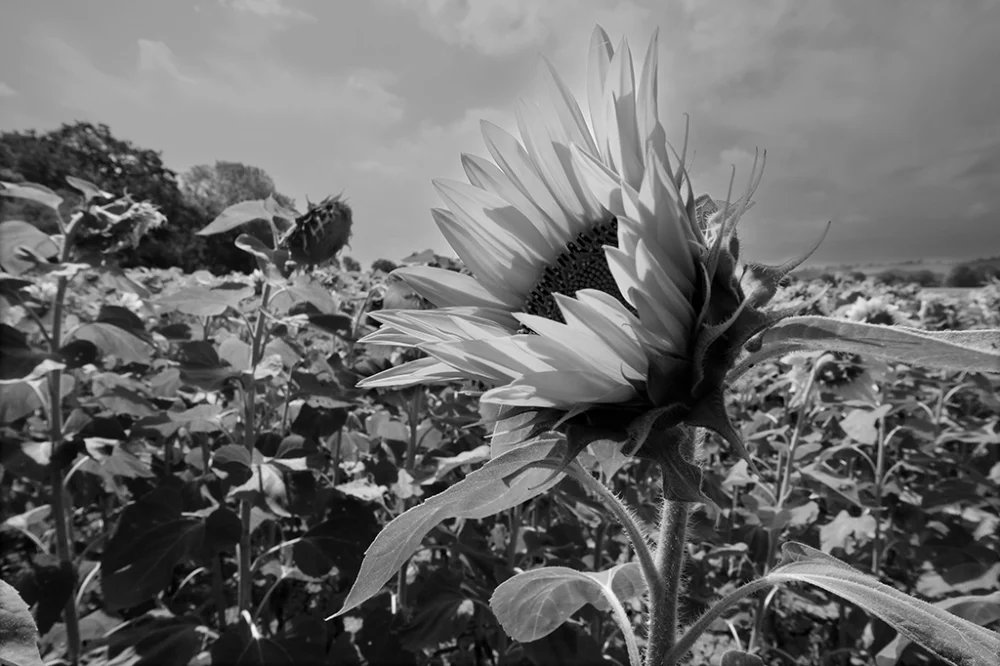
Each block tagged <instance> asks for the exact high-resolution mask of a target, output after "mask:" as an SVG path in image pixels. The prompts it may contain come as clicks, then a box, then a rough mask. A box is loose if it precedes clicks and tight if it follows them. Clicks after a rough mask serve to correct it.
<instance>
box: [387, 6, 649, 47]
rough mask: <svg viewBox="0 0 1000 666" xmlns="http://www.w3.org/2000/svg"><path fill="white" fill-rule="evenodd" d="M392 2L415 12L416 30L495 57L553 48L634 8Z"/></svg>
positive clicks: (634, 7) (628, 12)
mask: <svg viewBox="0 0 1000 666" xmlns="http://www.w3.org/2000/svg"><path fill="white" fill-rule="evenodd" d="M396 1H397V2H398V3H399V4H402V5H403V6H405V7H408V8H409V9H410V10H411V11H413V12H415V13H416V14H417V16H418V17H419V20H420V24H421V26H422V27H423V28H424V29H425V30H427V31H428V32H430V33H432V34H434V35H437V37H439V38H440V39H442V40H443V41H445V42H447V43H449V44H454V45H456V46H460V47H463V48H472V49H475V50H477V51H479V52H480V53H483V54H485V55H488V56H495V57H505V56H511V55H514V54H517V53H520V52H522V51H525V50H527V49H531V48H534V49H543V48H545V47H546V46H551V45H553V43H555V44H556V45H558V44H559V43H560V42H561V41H562V40H563V39H564V38H566V37H568V36H572V35H573V34H574V33H575V32H576V31H577V29H578V28H581V27H583V28H584V29H585V30H587V29H588V28H589V27H592V26H593V22H594V20H595V18H598V17H599V16H601V15H605V16H611V15H613V14H615V13H619V14H631V12H632V11H633V10H634V9H636V8H637V5H635V3H632V2H621V1H619V0H546V1H545V2H538V1H537V0H396ZM587 23H589V24H590V26H586V24H587ZM588 36H589V32H588Z"/></svg>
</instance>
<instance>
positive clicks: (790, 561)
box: [766, 542, 1000, 666]
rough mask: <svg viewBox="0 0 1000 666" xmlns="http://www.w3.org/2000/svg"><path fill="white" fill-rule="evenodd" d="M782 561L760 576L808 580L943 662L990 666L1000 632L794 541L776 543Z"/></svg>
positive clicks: (775, 580)
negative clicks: (779, 548) (878, 620)
mask: <svg viewBox="0 0 1000 666" xmlns="http://www.w3.org/2000/svg"><path fill="white" fill-rule="evenodd" d="M781 551H782V556H783V557H782V563H781V564H780V565H779V566H777V567H775V568H774V570H772V571H771V573H769V574H768V575H767V576H766V578H767V580H768V581H770V582H773V583H791V582H797V583H809V584H810V585H815V586H816V587H819V588H822V589H824V590H826V591H827V592H830V593H832V594H835V595H837V596H839V597H841V598H842V599H846V600H847V601H850V602H851V603H853V604H856V605H858V606H860V607H861V608H863V609H865V610H866V611H868V612H869V613H871V614H872V615H875V616H877V617H879V618H880V619H882V620H883V621H884V622H886V623H888V624H889V625H890V626H892V627H893V628H894V629H895V630H896V631H897V632H899V634H900V635H901V636H903V637H904V638H906V639H907V640H910V641H913V642H914V643H919V644H920V645H922V646H923V647H924V648H926V649H927V650H928V651H930V652H932V653H933V654H934V655H935V656H937V657H938V658H940V659H942V660H944V661H945V662H946V663H948V664H955V665H956V666H993V665H994V664H996V658H997V655H998V654H1000V634H998V633H996V632H994V631H990V630H988V629H984V628H983V627H981V626H979V625H978V624H974V623H972V622H969V621H968V620H965V619H962V618H961V617H959V616H958V615H955V614H953V613H949V612H948V611H947V610H945V609H944V608H941V607H938V606H935V605H933V604H929V603H927V602H926V601H921V600H919V599H914V598H913V597H910V596H907V595H905V594H903V593H902V592H900V591H899V590H897V589H895V588H892V587H889V586H888V585H884V584H883V583H880V582H879V581H877V580H876V579H874V578H872V577H871V576H868V575H866V574H863V573H861V572H860V571H857V570H856V569H853V568H851V567H850V566H848V565H847V564H844V563H843V562H841V561H840V560H838V559H837V558H835V557H831V556H830V555H826V554H825V553H822V552H820V551H818V550H816V549H815V548H810V547H809V546H805V545H803V544H800V543H794V542H792V543H786V544H785V545H784V546H782V549H781Z"/></svg>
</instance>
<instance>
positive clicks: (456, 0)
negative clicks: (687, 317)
mask: <svg viewBox="0 0 1000 666" xmlns="http://www.w3.org/2000/svg"><path fill="white" fill-rule="evenodd" d="M3 14H4V20H3V21H2V22H0V129H2V130H12V129H18V130H20V129H29V128H35V129H39V130H48V129H53V128H55V127H57V126H58V125H59V124H60V123H63V122H73V121H74V120H86V121H91V122H95V123H97V122H100V123H106V124H108V125H109V126H110V127H111V130H112V132H113V133H114V134H115V135H116V136H119V137H121V138H126V139H130V140H132V141H134V142H135V143H137V144H138V145H140V146H143V147H147V148H153V149H156V150H161V151H162V154H163V158H164V160H165V162H166V164H167V166H169V167H170V168H172V169H174V170H176V171H178V172H183V171H184V170H186V169H188V168H190V167H191V166H193V165H195V164H201V163H213V162H215V161H216V160H230V161H239V162H244V163H248V164H252V165H255V166H259V167H262V168H263V169H265V170H266V171H267V172H268V173H270V174H271V176H273V178H274V180H275V182H276V184H277V188H278V190H279V191H281V192H284V193H285V194H288V195H289V196H291V197H293V198H295V199H296V200H297V201H298V202H299V203H300V204H303V205H304V203H305V197H306V195H308V196H309V198H310V199H311V200H313V201H316V200H319V199H321V198H322V197H323V196H325V195H328V194H336V193H339V192H341V191H343V192H344V194H345V195H346V196H347V197H348V199H349V201H350V204H351V205H352V207H353V209H354V213H355V224H354V229H355V234H354V239H353V242H352V245H353V249H352V250H350V251H349V253H350V254H352V255H353V256H355V257H357V258H359V259H361V260H362V261H363V262H365V263H367V262H369V261H371V260H372V259H375V258H377V257H386V258H389V259H393V260H398V259H400V258H402V257H404V256H406V255H408V254H410V253H411V252H413V251H417V250H422V249H425V248H433V249H435V250H436V251H439V252H445V253H447V254H452V253H451V252H450V251H447V245H446V243H445V242H444V240H443V239H442V238H441V236H440V234H439V233H438V232H437V229H436V228H435V227H434V225H433V223H432V221H431V216H430V213H429V208H430V207H432V206H439V205H441V204H440V202H439V201H438V199H437V196H436V194H435V193H434V191H433V188H432V187H431V185H430V179H431V178H435V177H461V173H462V172H461V167H460V164H459V156H460V154H461V153H462V152H470V153H474V154H479V155H488V153H487V152H486V149H485V147H484V145H483V142H482V139H481V137H480V134H479V119H480V118H487V119H490V120H492V121H493V122H496V123H497V124H499V125H500V126H502V127H505V128H508V129H511V130H513V129H514V127H515V125H514V113H513V109H514V106H515V103H516V101H517V99H518V97H525V98H528V99H530V98H531V97H533V96H534V94H535V90H536V86H537V82H538V72H539V63H540V55H545V56H546V57H548V58H550V59H551V60H552V62H553V63H554V64H555V66H556V67H557V68H558V69H559V71H560V72H562V73H563V75H564V78H565V79H566V81H567V83H568V84H569V85H570V86H571V88H573V89H574V90H575V91H577V92H578V93H583V91H585V81H586V79H585V76H586V60H587V45H588V42H589V39H590V34H591V31H592V30H593V27H594V24H595V23H600V24H601V25H603V26H604V28H605V29H606V30H607V31H608V32H609V33H610V34H611V37H612V39H613V40H616V41H617V40H618V39H619V38H620V37H625V38H626V39H628V41H629V43H630V45H631V46H632V49H633V52H635V53H637V54H638V55H637V56H636V57H637V58H638V57H641V54H642V53H643V52H644V51H645V46H646V43H647V40H648V39H649V37H650V35H651V33H652V31H653V29H654V28H659V31H660V47H661V51H662V53H661V56H660V62H661V72H660V76H661V79H660V81H661V83H660V92H661V103H660V104H661V105H660V109H661V112H662V113H664V114H665V120H666V121H667V122H668V132H669V135H670V138H671V140H672V141H675V142H679V141H680V140H681V138H682V128H683V114H684V113H690V114H691V119H692V146H693V147H694V149H695V151H696V157H695V165H694V181H695V186H696V188H697V189H698V190H700V191H709V192H711V193H712V194H713V195H714V196H716V197H723V196H724V195H725V186H726V184H727V182H728V179H729V170H730V165H732V164H735V165H736V168H737V185H742V184H743V182H744V179H743V178H740V176H741V175H742V176H744V177H745V176H746V174H747V173H748V172H749V169H750V163H751V161H752V155H753V151H754V149H755V147H760V148H762V149H767V151H768V165H767V170H766V172H765V175H764V180H763V182H762V184H761V187H760V189H759V190H758V195H757V200H758V205H757V207H756V208H755V209H754V210H753V211H752V213H750V214H749V215H748V216H747V217H746V218H745V221H744V223H742V225H743V233H742V236H743V238H744V241H745V247H746V248H747V253H748V254H749V255H752V256H754V257H756V258H760V259H764V260H779V259H783V258H787V257H789V256H791V255H793V254H795V253H796V252H797V251H798V250H799V249H802V248H805V247H806V246H808V245H809V244H811V242H812V241H813V240H814V239H815V238H816V237H817V235H818V234H819V233H820V231H821V229H822V226H823V223H824V222H825V221H826V220H832V221H833V222H834V227H833V229H832V231H831V233H830V236H829V238H828V239H827V241H826V243H825V244H824V245H823V247H822V249H821V250H820V251H819V252H818V253H817V254H816V255H815V261H816V262H818V263H828V262H840V261H858V262H868V261H879V260H899V259H910V258H915V257H933V258H945V257H976V256H986V255H996V254H1000V83H998V81H1000V73H998V69H1000V39H998V38H997V35H1000V0H961V1H959V0H952V1H942V0H879V1H877V2H873V1H871V0H753V2H749V1H747V0H731V1H728V0H727V1H720V0H702V1H701V2H699V1H697V0H200V1H198V2H191V1H190V0H88V1H87V2H80V1H79V0H3ZM637 67H638V64H637Z"/></svg>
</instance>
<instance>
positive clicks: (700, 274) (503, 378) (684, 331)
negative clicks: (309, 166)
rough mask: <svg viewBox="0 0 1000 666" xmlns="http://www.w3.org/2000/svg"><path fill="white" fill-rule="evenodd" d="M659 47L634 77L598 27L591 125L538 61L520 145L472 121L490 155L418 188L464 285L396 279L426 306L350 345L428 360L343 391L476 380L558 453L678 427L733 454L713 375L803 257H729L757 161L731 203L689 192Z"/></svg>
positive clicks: (449, 279) (642, 440)
mask: <svg viewBox="0 0 1000 666" xmlns="http://www.w3.org/2000/svg"><path fill="white" fill-rule="evenodd" d="M657 52H658V47H657V38H656V35H654V36H653V39H652V40H651V42H650V44H649V47H648V49H647V51H646V56H645V61H644V63H643V67H642V72H641V75H640V76H639V77H638V79H637V77H636V75H635V70H634V68H633V61H632V55H631V51H630V49H629V47H628V44H627V43H626V42H625V41H624V40H623V41H622V42H621V43H620V44H619V45H618V47H617V48H612V46H611V41H610V39H609V38H608V35H607V33H606V32H605V31H604V30H603V29H602V28H600V27H597V28H596V29H595V31H594V34H593V37H592V39H591V46H590V56H589V75H588V95H587V98H588V99H587V101H588V106H589V116H590V123H589V124H588V123H587V121H586V120H585V118H584V114H583V112H582V110H581V108H580V106H579V105H578V103H577V101H576V100H575V99H574V97H573V95H572V94H571V93H570V92H569V89H568V88H567V87H566V85H565V84H564V83H563V82H562V80H561V79H560V78H559V76H558V74H557V73H556V71H555V69H554V68H553V67H552V66H551V64H549V63H547V62H546V64H547V65H548V67H547V70H546V73H547V76H546V77H545V83H546V86H547V89H548V95H547V96H546V99H545V100H544V104H542V105H540V106H538V105H533V104H529V103H526V102H521V103H520V104H519V106H518V108H517V116H516V117H517V126H518V130H519V133H520V136H521V140H520V141H519V140H518V139H517V138H515V137H514V136H512V135H511V134H509V133H507V132H505V131H504V130H502V129H500V128H499V127H497V126H495V125H492V124H490V123H488V122H483V123H482V133H483V137H484V139H485V143H486V147H487V149H488V151H489V153H490V156H491V157H492V158H493V161H489V160H486V159H483V158H481V157H476V156H471V155H463V156H462V165H463V167H464V170H465V173H466V175H467V177H468V181H469V182H467V183H466V182H458V181H446V180H437V181H434V186H435V188H436V189H437V191H438V193H439V194H440V196H441V198H442V199H443V200H444V202H445V204H446V205H447V208H446V209H444V208H442V209H434V210H433V211H432V214H433V218H434V221H435V222H436V223H437V226H438V228H439V229H440V230H441V232H442V233H443V234H444V236H445V237H446V238H447V240H448V241H449V243H450V244H451V246H452V248H453V249H454V250H455V252H456V253H457V254H458V255H459V257H460V258H461V259H462V261H463V262H464V263H465V265H466V267H467V268H468V269H469V272H470V273H471V275H466V274H462V273H458V272H455V271H449V270H444V269H435V268H431V267H427V266H409V267H404V268H400V269H398V270H397V271H395V272H394V274H395V275H397V276H399V277H401V278H402V279H403V280H405V281H406V282H407V283H408V284H409V285H410V286H411V287H412V288H413V290H414V291H415V292H416V293H417V294H420V295H421V296H423V297H424V298H426V299H427V300H428V301H430V302H431V303H433V304H434V305H435V306H437V309H434V310H427V311H395V312H392V311H382V312H376V313H372V314H371V316H372V317H373V318H375V319H377V320H378V321H380V322H381V323H382V324H383V326H382V327H381V328H380V329H379V330H378V331H377V332H375V333H373V334H371V335H369V336H367V337H366V338H364V339H363V340H362V341H363V342H367V343H371V344H388V345H402V346H407V345H408V346H413V347H416V348H418V349H420V350H422V351H423V352H425V353H426V354H427V357H426V358H422V359H419V360H416V361H412V362H410V363H406V364H403V365H401V366H398V367H395V368H392V369H389V370H386V371H384V372H381V373H379V374H377V375H374V376H372V377H370V378H368V379H365V380H363V381H362V382H360V383H359V386H361V387H369V388H375V387H393V388H399V387H405V386H412V385H416V384H425V383H437V382H451V381H461V380H469V379H471V380H475V381H477V382H481V383H482V384H483V385H485V386H486V387H489V388H488V390H486V391H485V392H484V393H483V394H482V395H481V397H480V399H481V401H482V402H483V403H485V404H493V405H498V406H500V408H501V409H502V410H503V413H504V414H505V415H511V414H514V413H517V414H521V413H524V412H531V413H532V414H533V415H534V416H533V418H532V420H531V422H532V423H534V424H535V426H536V427H535V429H534V430H533V431H532V434H535V433H539V432H543V431H545V430H549V429H553V428H557V427H558V428H560V429H561V430H562V431H564V432H565V433H566V434H567V438H568V439H569V443H570V447H569V449H570V452H571V453H570V456H571V457H572V456H574V455H575V454H576V453H577V452H579V450H581V449H582V448H583V447H584V446H586V444H587V443H588V442H589V441H592V440H593V439H594V437H596V436H600V437H602V438H611V439H614V440H617V441H621V442H622V443H626V444H628V445H629V449H630V451H632V452H638V451H639V449H640V448H643V452H644V453H649V454H651V455H654V454H655V451H654V450H653V449H655V448H656V446H655V445H650V446H645V444H646V442H647V440H649V441H652V440H653V438H652V437H650V434H651V433H656V432H659V433H663V432H666V431H667V430H669V429H671V428H674V427H676V426H678V425H681V424H687V425H702V426H706V427H709V428H711V429H713V430H715V431H716V432H718V433H720V434H722V435H723V436H724V437H726V439H728V440H729V441H730V442H731V443H732V444H733V445H734V446H736V447H737V449H738V450H739V451H740V452H741V453H745V452H744V451H743V448H742V444H741V442H740V440H739V437H738V435H737V434H736V432H735V430H734V429H733V427H732V426H731V424H730V422H729V420H728V417H727V416H726V413H725V408H724V404H723V394H722V390H723V384H724V379H725V375H726V372H727V371H728V369H729V368H730V367H731V366H732V363H733V362H734V361H735V358H736V356H737V355H738V353H739V352H740V350H741V348H742V347H743V345H744V344H746V343H747V342H748V341H749V340H750V339H751V338H752V337H753V336H754V335H756V334H757V333H758V332H760V331H761V330H763V329H764V328H766V327H767V326H768V325H770V324H772V323H773V322H775V321H777V320H778V319H780V318H781V317H782V316H785V315H787V314H788V313H785V312H773V311H764V310H763V306H764V305H765V304H767V303H768V301H770V299H771V297H772V296H773V295H774V294H775V292H776V290H777V288H778V284H779V281H780V280H781V279H782V278H783V277H784V276H785V275H786V274H787V273H788V272H790V271H791V270H792V269H793V268H795V267H796V266H797V265H798V264H799V263H801V261H802V260H803V259H805V257H803V258H802V259H800V260H798V261H792V262H788V263H786V264H784V265H782V266H776V267H772V266H764V265H762V264H756V263H741V262H740V261H739V242H738V240H737V237H736V235H735V226H736V223H737V221H738V220H739V219H740V216H741V215H742V214H743V213H744V212H745V211H746V210H747V208H749V207H750V205H752V202H751V197H752V196H753V193H754V191H755V189H756V187H757V184H758V183H759V180H760V176H761V173H762V169H763V163H761V165H760V169H758V168H757V161H756V160H755V162H754V169H753V171H752V173H751V176H750V179H749V184H748V185H747V187H746V191H745V193H744V194H743V196H742V197H741V198H740V199H739V200H737V201H736V202H733V203H731V197H730V196H727V199H726V200H725V201H717V200H714V199H711V198H710V197H708V196H706V195H703V196H701V197H698V198H696V197H695V196H694V194H693V190H692V185H691V182H690V179H689V176H688V172H687V169H686V167H685V163H684V161H685V155H686V152H687V137H686V135H685V139H684V146H683V148H682V151H681V154H680V155H678V154H677V152H676V151H674V150H673V149H672V148H671V147H670V146H669V145H668V142H667V138H666V132H665V129H664V126H663V124H662V123H661V120H660V114H659V109H658V102H657V96H658V95H657ZM807 256H808V255H807ZM530 436H531V435H529V437H530Z"/></svg>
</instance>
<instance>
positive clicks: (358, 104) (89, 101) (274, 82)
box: [46, 37, 404, 125]
mask: <svg viewBox="0 0 1000 666" xmlns="http://www.w3.org/2000/svg"><path fill="white" fill-rule="evenodd" d="M136 45H137V59H136V62H135V66H134V68H133V69H132V71H128V70H126V71H125V72H124V73H122V74H112V73H109V72H106V71H104V70H103V69H101V68H99V67H97V66H96V65H95V64H94V63H93V62H92V61H91V60H90V59H89V58H88V57H87V55H86V54H85V53H82V52H81V51H79V50H78V49H76V48H75V47H73V46H72V45H70V44H69V43H68V42H65V41H63V40H60V39H58V38H55V37H49V38H47V39H46V46H47V48H48V49H49V51H50V52H51V53H52V54H53V55H54V56H55V57H56V59H57V61H58V62H59V63H60V64H61V65H62V77H61V78H62V81H61V86H60V98H61V101H62V102H63V103H64V104H66V105H68V106H71V107H77V108H94V107H100V106H104V105H106V104H107V103H108V102H111V101H113V100H118V101H119V102H125V103H128V104H132V105H135V106H137V107H150V106H159V105H161V104H162V102H163V99H164V97H165V96H168V97H169V98H170V99H171V102H172V103H173V104H181V105H183V106H185V107H187V108H188V109H191V110H196V109H202V110H204V109H205V108H206V107H208V108H214V109H216V110H223V109H224V110H228V111H231V112H236V113H239V114H240V116H241V117H248V116H256V117H259V118H269V119H273V121H274V122H275V123H279V122H281V121H282V120H283V119H284V120H291V119H296V118H298V119H302V118H314V119H316V120H320V119H323V120H326V121H327V122H344V121H346V120H348V119H349V120H350V121H351V122H357V123H362V124H365V125H385V124H389V125H391V124H394V123H396V122H398V121H399V120H400V118H401V117H402V115H403V111H404V102H403V100H402V99H400V98H399V97H398V96H396V95H395V94H393V93H392V92H390V91H389V89H388V88H389V86H391V84H392V83H393V81H394V77H393V75H391V74H390V73H388V72H385V71H376V70H367V69H363V68H356V69H349V70H344V71H340V72H337V73H336V74H317V73H307V72H303V71H302V70H299V69H296V68H294V67H291V66H289V65H287V64H285V63H284V62H282V61H280V60H279V59H277V58H274V57H269V56H267V55H259V56H257V57H254V56H252V55H249V54H246V53H237V54H234V53H231V52H225V51H219V52H214V53H208V54H206V55H205V56H203V57H202V58H201V59H200V60H199V61H194V62H187V63H185V62H182V61H181V59H180V58H178V57H177V55H176V54H175V53H174V52H173V50H172V49H171V48H170V47H169V46H168V45H167V44H165V43H164V42H161V41H154V40H149V39H138V40H136Z"/></svg>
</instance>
